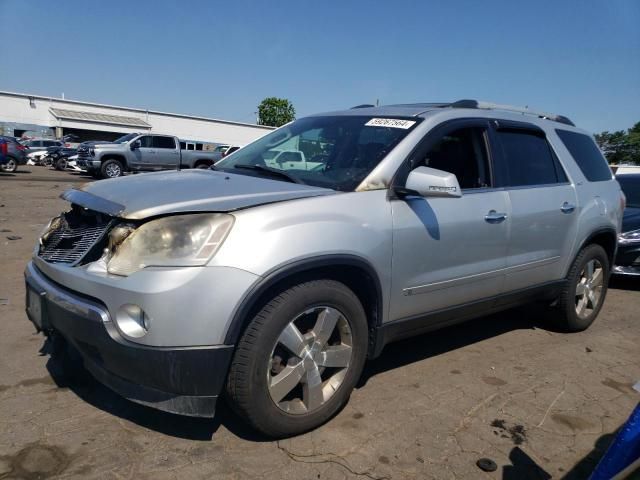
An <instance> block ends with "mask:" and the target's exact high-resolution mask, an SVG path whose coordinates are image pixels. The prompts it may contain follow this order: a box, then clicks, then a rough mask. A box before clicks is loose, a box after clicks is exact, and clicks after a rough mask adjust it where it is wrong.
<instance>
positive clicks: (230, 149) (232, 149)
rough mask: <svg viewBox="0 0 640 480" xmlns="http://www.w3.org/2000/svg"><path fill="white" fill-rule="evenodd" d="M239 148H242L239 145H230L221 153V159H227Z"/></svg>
mask: <svg viewBox="0 0 640 480" xmlns="http://www.w3.org/2000/svg"><path fill="white" fill-rule="evenodd" d="M241 148H242V146H240V145H231V146H229V147H228V148H227V149H226V150H225V151H224V152H222V158H225V157H228V156H229V155H231V154H232V153H233V152H235V151H237V150H240V149H241Z"/></svg>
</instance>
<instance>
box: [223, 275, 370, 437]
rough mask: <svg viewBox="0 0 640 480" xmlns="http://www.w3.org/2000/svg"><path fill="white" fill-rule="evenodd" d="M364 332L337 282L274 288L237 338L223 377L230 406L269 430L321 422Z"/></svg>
mask: <svg viewBox="0 0 640 480" xmlns="http://www.w3.org/2000/svg"><path fill="white" fill-rule="evenodd" d="M367 335H368V331H367V320H366V316H365V313H364V310H363V308H362V305H361V304H360V301H359V300H358V298H357V297H356V295H355V294H354V293H353V292H352V291H351V290H350V289H348V288H347V287H346V286H345V285H343V284H342V283H339V282H336V281H333V280H317V281H310V282H306V283H302V284H299V285H296V286H294V287H292V288H290V289H288V290H286V291H284V292H282V293H280V294H279V295H277V296H275V297H274V298H273V299H271V300H270V301H269V302H268V303H267V304H266V305H265V306H264V307H263V308H262V310H261V311H260V312H259V313H258V314H257V315H256V316H255V317H254V318H253V320H252V321H251V323H250V324H249V326H248V327H247V330H246V331H245V333H244V335H243V336H242V338H241V340H240V342H239V344H238V347H237V349H236V353H235V355H234V359H233V362H232V365H231V368H230V370H229V376H228V379H227V394H228V397H229V399H230V401H231V405H232V407H233V408H234V409H235V410H236V411H237V412H238V413H239V415H240V416H241V417H242V418H244V419H246V420H247V421H248V422H249V423H250V424H251V425H252V426H253V427H254V428H256V429H257V430H259V431H260V432H262V433H264V434H266V435H268V436H271V437H287V436H292V435H297V434H300V433H303V432H305V431H308V430H310V429H313V428H315V427H317V426H319V425H321V424H323V423H324V422H326V421H327V420H329V419H330V418H331V417H332V416H333V415H334V414H335V413H336V412H337V411H338V410H339V409H340V408H341V407H342V406H343V405H344V404H345V403H346V402H347V400H348V399H349V395H350V394H351V392H352V390H353V388H354V386H355V384H356V382H357V381H358V378H359V377H360V373H361V372H362V367H363V365H364V362H365V358H366V352H367Z"/></svg>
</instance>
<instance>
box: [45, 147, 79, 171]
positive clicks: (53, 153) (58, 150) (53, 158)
mask: <svg viewBox="0 0 640 480" xmlns="http://www.w3.org/2000/svg"><path fill="white" fill-rule="evenodd" d="M77 153H78V149H77V148H67V147H49V148H48V149H47V156H46V157H45V162H46V163H47V164H48V165H51V166H52V167H54V168H55V169H56V170H64V169H65V168H67V159H68V158H69V157H70V156H72V155H77Z"/></svg>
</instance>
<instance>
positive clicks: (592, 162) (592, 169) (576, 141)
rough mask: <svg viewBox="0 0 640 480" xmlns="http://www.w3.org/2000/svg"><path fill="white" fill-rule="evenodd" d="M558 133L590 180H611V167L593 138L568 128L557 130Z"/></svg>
mask: <svg viewBox="0 0 640 480" xmlns="http://www.w3.org/2000/svg"><path fill="white" fill-rule="evenodd" d="M556 133H557V134H558V137H560V140H562V143H563V144H564V146H565V147H567V150H569V153H570V154H571V156H572V157H573V159H574V160H575V162H576V164H577V165H578V167H580V170H581V171H582V174H583V175H584V176H585V178H586V179H587V180H588V181H590V182H604V181H606V180H611V178H612V176H613V175H612V173H611V169H610V168H609V165H608V164H607V161H606V160H605V158H604V157H603V156H602V153H601V152H600V149H599V148H598V146H597V145H596V142H595V141H594V140H593V138H591V137H590V136H588V135H585V134H583V133H576V132H570V131H568V130H556Z"/></svg>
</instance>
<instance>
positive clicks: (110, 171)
mask: <svg viewBox="0 0 640 480" xmlns="http://www.w3.org/2000/svg"><path fill="white" fill-rule="evenodd" d="M105 173H106V174H107V177H109V178H116V177H119V176H120V175H122V170H121V169H120V167H119V166H118V165H116V164H115V163H111V164H109V165H107V168H106V169H105Z"/></svg>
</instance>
